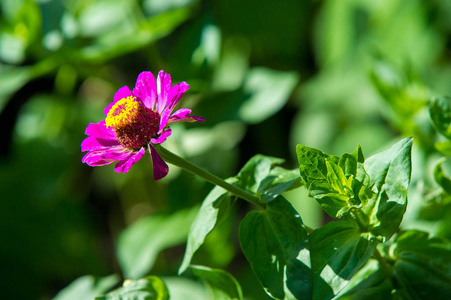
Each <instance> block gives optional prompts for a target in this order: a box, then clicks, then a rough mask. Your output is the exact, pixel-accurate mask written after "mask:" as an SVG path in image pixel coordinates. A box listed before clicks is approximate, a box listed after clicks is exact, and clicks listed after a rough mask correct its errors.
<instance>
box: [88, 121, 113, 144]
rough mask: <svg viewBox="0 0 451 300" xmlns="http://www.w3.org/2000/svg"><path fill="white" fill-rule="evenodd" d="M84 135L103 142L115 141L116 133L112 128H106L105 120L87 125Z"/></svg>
mask: <svg viewBox="0 0 451 300" xmlns="http://www.w3.org/2000/svg"><path fill="white" fill-rule="evenodd" d="M85 134H86V135H88V136H91V137H95V138H102V139H105V140H117V138H116V132H115V131H114V130H113V129H112V128H107V127H106V125H105V120H103V121H100V122H98V123H89V125H88V127H86V131H85Z"/></svg>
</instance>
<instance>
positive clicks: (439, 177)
mask: <svg viewBox="0 0 451 300" xmlns="http://www.w3.org/2000/svg"><path fill="white" fill-rule="evenodd" d="M444 163H445V161H441V162H439V163H438V164H437V165H436V166H435V168H434V179H435V181H436V182H437V183H438V184H439V185H440V186H441V187H442V188H443V189H444V190H445V191H446V192H447V193H448V194H451V179H449V178H448V177H447V176H446V174H445V171H444V170H443V164H444Z"/></svg>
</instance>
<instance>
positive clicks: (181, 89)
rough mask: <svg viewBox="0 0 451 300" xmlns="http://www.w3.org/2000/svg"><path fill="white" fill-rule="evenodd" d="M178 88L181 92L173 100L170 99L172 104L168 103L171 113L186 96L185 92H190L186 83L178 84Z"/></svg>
mask: <svg viewBox="0 0 451 300" xmlns="http://www.w3.org/2000/svg"><path fill="white" fill-rule="evenodd" d="M177 86H178V90H179V91H178V94H177V95H175V96H174V97H173V98H169V99H171V102H170V103H168V108H169V109H170V110H171V111H172V110H173V109H174V107H175V105H176V104H177V103H178V102H179V100H180V99H181V98H182V96H183V95H184V94H185V92H186V91H187V90H189V85H188V84H187V83H186V82H184V81H183V82H180V83H179V84H177ZM174 87H175V86H174Z"/></svg>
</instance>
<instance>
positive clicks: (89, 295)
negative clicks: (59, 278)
mask: <svg viewBox="0 0 451 300" xmlns="http://www.w3.org/2000/svg"><path fill="white" fill-rule="evenodd" d="M118 282H119V276H117V275H110V276H107V277H104V278H100V279H98V280H97V279H96V278H94V276H92V275H86V276H82V277H80V278H77V279H76V280H74V281H73V282H72V283H71V284H70V285H68V286H67V287H65V288H64V289H63V290H61V291H60V292H59V293H58V294H57V295H56V296H55V298H53V300H74V299H93V298H94V297H95V296H97V295H99V294H103V293H105V292H106V291H108V290H109V289H111V288H113V287H114V286H115V285H116V284H117V283H118Z"/></svg>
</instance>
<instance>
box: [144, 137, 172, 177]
mask: <svg viewBox="0 0 451 300" xmlns="http://www.w3.org/2000/svg"><path fill="white" fill-rule="evenodd" d="M149 152H150V157H151V158H152V165H153V179H154V180H159V179H161V178H163V177H165V176H166V175H167V174H168V172H169V167H168V165H167V164H166V163H165V162H164V160H163V159H162V158H161V156H160V154H158V152H157V150H155V148H154V147H153V146H152V144H149Z"/></svg>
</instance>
